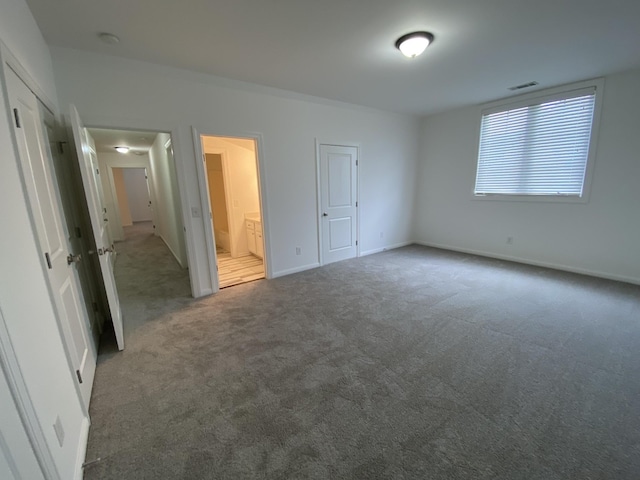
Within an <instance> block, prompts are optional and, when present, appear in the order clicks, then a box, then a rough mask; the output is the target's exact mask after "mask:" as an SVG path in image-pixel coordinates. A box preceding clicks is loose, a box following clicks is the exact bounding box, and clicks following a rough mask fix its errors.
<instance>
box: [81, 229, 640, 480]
mask: <svg viewBox="0 0 640 480" xmlns="http://www.w3.org/2000/svg"><path fill="white" fill-rule="evenodd" d="M155 240H157V239H155V238H153V237H148V238H147V239H146V240H144V241H142V242H141V243H140V244H139V245H138V248H144V249H146V250H147V252H148V254H149V256H152V257H153V256H158V255H160V253H159V251H160V250H161V248H159V247H162V245H161V244H160V245H158V244H157V242H155ZM127 248H128V247H127ZM127 248H125V247H124V246H123V247H121V251H122V250H126V249H127ZM155 250H158V252H155ZM152 251H153V252H152ZM154 252H155V253H154ZM125 255H129V262H130V263H129V264H128V268H127V272H126V275H125V276H124V277H127V278H123V276H122V275H121V273H122V272H120V273H119V275H118V282H119V284H123V285H124V282H125V281H126V285H127V287H126V288H127V289H131V292H123V297H124V299H125V300H124V301H123V308H124V313H125V317H126V321H127V322H132V324H133V325H135V328H130V327H129V326H127V329H126V332H127V337H126V341H127V349H126V350H125V351H124V352H122V353H117V352H115V349H114V346H113V340H109V337H108V336H106V335H105V341H104V342H103V345H102V348H101V354H100V357H99V365H98V369H97V373H96V380H95V386H94V391H93V397H92V403H91V418H92V422H93V423H92V427H91V431H90V439H89V447H88V454H87V460H89V461H91V460H94V459H96V458H98V457H100V458H101V460H100V461H99V462H97V463H95V464H93V465H91V466H89V467H87V469H86V474H85V478H86V479H234V480H235V479H253V478H256V479H285V478H295V479H305V478H313V479H328V478H332V479H333V478H347V479H376V478H393V479H433V480H438V479H511V480H514V479H541V480H554V479H591V480H593V479H638V478H640V348H639V347H640V287H638V286H632V285H628V284H622V283H616V282H610V281H604V280H597V279H593V278H588V277H581V276H578V275H572V274H567V273H561V272H556V271H552V270H546V269H541V268H535V267H528V266H524V265H518V264H512V263H508V262H501V261H496V260H489V259H483V258H479V257H474V256H470V255H463V254H456V253H450V252H445V251H441V250H437V249H431V248H426V247H419V246H411V247H406V248H402V249H398V250H392V251H388V252H384V253H381V254H378V255H373V256H369V257H363V258H360V259H354V260H349V261H344V262H340V263H337V264H333V265H329V266H327V267H323V268H319V269H315V270H311V271H307V272H303V273H299V274H296V275H291V276H287V277H283V278H279V279H275V280H262V281H257V282H253V283H250V284H246V285H241V286H237V287H232V288H229V289H226V290H224V291H221V292H220V293H219V294H217V295H215V296H213V297H210V298H206V299H203V300H193V299H188V298H187V296H186V295H185V292H186V291H187V290H186V289H185V288H184V286H179V287H176V291H175V296H176V297H177V298H171V297H172V288H173V286H175V279H172V278H167V276H166V275H164V273H166V272H165V271H164V270H163V271H162V272H163V273H161V274H160V275H159V276H157V277H156V276H155V274H154V273H153V271H152V270H150V269H149V267H148V266H147V267H143V266H140V265H138V266H137V267H136V262H135V260H136V259H140V260H141V261H142V259H141V258H140V256H139V255H137V254H136V255H130V254H128V253H127V252H123V258H124V256H125ZM158 263H160V262H158ZM178 273H180V272H178ZM183 280H184V279H183ZM183 283H184V282H183ZM167 285H171V286H172V287H171V288H167ZM132 312H135V313H134V314H132ZM132 315H133V316H135V317H138V318H132Z"/></svg>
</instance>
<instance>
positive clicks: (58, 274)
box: [7, 70, 96, 406]
mask: <svg viewBox="0 0 640 480" xmlns="http://www.w3.org/2000/svg"><path fill="white" fill-rule="evenodd" d="M7 87H8V91H9V97H10V98H9V101H10V105H11V109H12V112H13V116H14V119H13V120H14V123H13V126H14V132H15V136H16V140H17V144H18V150H19V155H20V162H21V170H22V176H23V180H24V185H25V188H26V192H27V196H28V200H29V207H30V210H31V214H32V217H33V223H34V226H35V230H36V235H37V237H38V245H39V247H40V249H41V251H42V261H43V264H44V267H45V270H46V272H47V274H48V282H49V287H50V290H51V295H52V297H53V301H54V303H55V307H56V311H57V314H58V320H59V322H60V327H61V330H62V335H63V338H64V341H65V345H66V350H67V355H68V357H69V361H70V363H71V367H72V369H73V370H75V372H74V375H75V377H76V381H77V382H78V385H79V390H80V394H81V396H82V399H83V401H84V403H85V406H88V405H89V398H90V396H91V388H92V386H93V377H94V374H95V369H96V350H95V347H94V345H93V342H92V338H91V333H90V330H89V325H90V321H89V316H88V314H87V310H86V307H85V304H84V302H83V297H82V293H81V291H82V290H81V288H80V284H79V279H78V273H77V271H76V264H77V262H78V261H80V260H81V257H80V256H79V255H78V256H74V255H73V252H71V251H70V249H71V245H70V243H69V234H68V232H67V231H66V227H65V221H64V217H63V213H62V207H61V204H60V199H59V196H58V193H57V189H56V182H55V177H54V173H53V161H52V157H51V152H50V147H49V144H48V142H47V141H46V136H45V125H44V122H43V119H42V118H41V116H40V110H39V105H38V99H37V97H36V96H35V95H34V94H33V92H31V90H29V88H28V87H27V86H26V85H25V84H24V83H23V82H22V80H20V78H19V77H18V76H17V75H16V74H15V73H14V72H13V71H11V70H8V71H7ZM16 274H18V275H19V272H16Z"/></svg>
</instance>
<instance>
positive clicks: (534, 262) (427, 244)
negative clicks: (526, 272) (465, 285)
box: [414, 241, 640, 285]
mask: <svg viewBox="0 0 640 480" xmlns="http://www.w3.org/2000/svg"><path fill="white" fill-rule="evenodd" d="M414 243H416V244H418V245H424V246H425V247H433V248H441V249H443V250H451V251H453V252H461V253H470V254H472V255H479V256H481V257H489V258H497V259H499V260H507V261H510V262H517V263H524V264H526V265H534V266H536V267H545V268H552V269H554V270H562V271H565V272H571V273H579V274H580V275H589V276H591V277H598V278H606V279H607V280H616V281H618V282H626V283H633V284H635V285H640V278H634V277H627V276H625V275H617V274H611V273H606V272H601V271H598V270H589V269H586V268H579V267H572V266H570V265H562V264H557V263H550V262H541V261H538V260H532V259H529V258H522V257H514V256H512V255H501V254H498V253H493V252H485V251H482V250H474V249H470V248H460V247H454V246H451V245H443V244H440V243H431V242H419V241H416V242H414Z"/></svg>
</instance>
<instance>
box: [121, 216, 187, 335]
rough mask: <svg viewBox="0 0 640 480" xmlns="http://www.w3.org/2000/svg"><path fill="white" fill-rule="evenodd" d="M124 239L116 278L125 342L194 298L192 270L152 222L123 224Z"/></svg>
mask: <svg viewBox="0 0 640 480" xmlns="http://www.w3.org/2000/svg"><path fill="white" fill-rule="evenodd" d="M124 236H125V240H124V241H123V242H119V243H117V244H116V251H117V252H118V255H117V257H116V264H115V278H116V288H117V289H118V295H119V297H120V306H121V308H122V313H123V318H124V333H125V341H128V340H129V337H130V336H131V335H133V334H134V333H135V331H136V330H137V329H138V328H139V327H141V326H143V325H144V324H146V323H148V322H153V321H156V320H158V319H160V318H161V317H163V316H164V315H165V314H167V313H168V312H169V311H170V310H171V309H172V308H175V307H176V304H180V305H182V304H186V303H189V302H190V301H192V300H193V298H192V297H191V286H190V283H189V270H188V269H186V268H181V267H180V265H179V264H178V262H177V261H176V259H175V258H174V256H173V255H172V253H171V252H170V250H169V249H168V248H167V246H166V245H165V243H164V241H163V240H162V239H161V238H160V237H157V236H154V234H153V225H152V223H151V222H135V223H134V224H133V225H132V226H128V227H124Z"/></svg>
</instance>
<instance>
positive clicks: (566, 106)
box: [475, 88, 595, 197]
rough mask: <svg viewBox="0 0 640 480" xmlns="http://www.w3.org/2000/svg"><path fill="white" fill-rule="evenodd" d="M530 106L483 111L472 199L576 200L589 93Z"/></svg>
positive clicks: (589, 118) (587, 131)
mask: <svg viewBox="0 0 640 480" xmlns="http://www.w3.org/2000/svg"><path fill="white" fill-rule="evenodd" d="M531 102H537V103H531V104H528V105H520V106H516V107H514V106H513V105H510V106H508V108H509V109H508V110H505V109H504V107H503V108H502V109H501V110H498V111H495V109H494V111H490V112H485V113H483V115H482V127H481V133H480V149H479V153H478V172H477V176H476V187H475V194H476V195H557V196H578V197H581V196H582V192H583V186H584V178H585V171H586V167H587V159H588V157H589V141H590V137H591V126H592V122H593V112H594V106H595V89H593V88H590V89H586V91H585V90H580V91H577V92H576V91H574V92H571V93H565V94H564V95H560V96H558V95H555V96H554V97H547V98H546V99H543V100H541V99H537V100H533V101H531Z"/></svg>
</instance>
